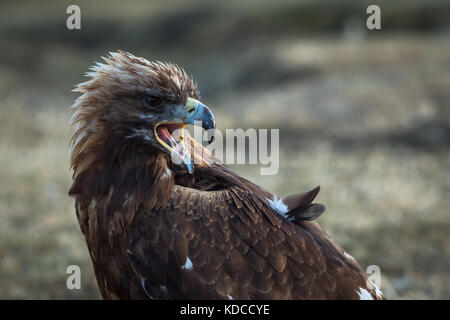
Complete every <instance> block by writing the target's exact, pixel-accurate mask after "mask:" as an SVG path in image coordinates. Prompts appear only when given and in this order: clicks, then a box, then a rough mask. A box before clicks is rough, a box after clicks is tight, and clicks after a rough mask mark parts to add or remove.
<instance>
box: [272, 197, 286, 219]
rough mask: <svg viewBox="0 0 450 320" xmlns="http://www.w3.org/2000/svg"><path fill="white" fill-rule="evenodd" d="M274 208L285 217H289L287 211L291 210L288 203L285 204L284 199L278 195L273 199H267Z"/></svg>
mask: <svg viewBox="0 0 450 320" xmlns="http://www.w3.org/2000/svg"><path fill="white" fill-rule="evenodd" d="M267 201H269V204H270V206H271V207H272V209H273V210H275V211H276V212H278V213H279V214H281V215H282V216H283V217H285V218H287V216H286V213H287V212H288V211H289V209H288V207H287V205H285V204H284V202H283V200H282V199H281V198H279V197H277V196H274V197H273V199H267Z"/></svg>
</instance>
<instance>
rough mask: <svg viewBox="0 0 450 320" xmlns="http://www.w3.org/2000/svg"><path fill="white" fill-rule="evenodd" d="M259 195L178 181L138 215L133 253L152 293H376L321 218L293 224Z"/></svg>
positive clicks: (216, 295)
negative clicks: (158, 204) (162, 203)
mask: <svg viewBox="0 0 450 320" xmlns="http://www.w3.org/2000/svg"><path fill="white" fill-rule="evenodd" d="M225 173H226V172H225ZM251 189H254V190H256V188H254V187H253V188H251ZM259 192H260V193H261V194H262V195H264V196H265V195H267V192H266V191H263V190H262V191H259ZM261 194H260V195H261ZM260 195H255V194H254V193H251V192H249V191H248V190H247V189H241V188H239V187H237V186H230V187H228V188H226V189H223V190H219V191H200V190H196V189H191V188H185V187H181V186H176V187H175V189H174V192H173V193H172V196H171V198H170V200H169V204H168V205H167V206H166V207H164V208H161V209H159V210H155V211H153V212H145V213H144V214H143V215H142V217H141V218H140V219H138V220H136V221H135V226H136V232H134V233H133V237H132V239H131V241H130V245H129V248H128V250H129V258H130V263H131V264H132V265H133V268H134V270H135V272H136V276H137V278H138V279H140V281H144V282H145V284H144V286H146V287H147V289H146V291H151V292H152V294H151V295H150V297H151V298H154V299H158V298H177V299H182V298H189V299H227V298H230V297H232V298H233V299H339V298H343V299H351V298H355V299H358V298H359V296H358V294H357V291H358V289H359V288H367V290H370V292H372V293H373V290H372V289H371V288H368V285H367V283H366V282H367V278H366V276H365V275H364V273H363V272H362V270H361V269H360V267H359V266H358V265H356V264H354V263H351V262H349V261H348V260H347V259H346V258H345V256H344V255H343V250H342V249H341V248H340V247H339V246H337V245H336V243H335V242H334V241H332V240H331V238H329V237H328V236H327V235H326V234H325V233H324V232H323V231H322V230H321V229H320V227H319V226H318V225H317V224H316V223H314V222H304V223H302V224H294V223H292V222H290V221H288V220H287V219H285V218H284V217H282V216H281V215H279V214H278V213H276V212H275V211H274V210H273V209H272V208H271V207H270V206H269V205H268V204H267V202H266V201H265V200H264V198H261V197H260ZM190 264H192V267H191V268H189V266H190ZM149 288H152V289H149ZM158 288H159V289H158ZM161 288H163V289H161ZM373 296H374V297H375V295H374V294H373Z"/></svg>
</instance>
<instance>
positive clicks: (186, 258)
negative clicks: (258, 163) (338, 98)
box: [69, 51, 383, 299]
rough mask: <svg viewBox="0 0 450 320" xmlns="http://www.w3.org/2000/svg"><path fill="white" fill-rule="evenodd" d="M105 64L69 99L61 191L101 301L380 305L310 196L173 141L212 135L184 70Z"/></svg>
mask: <svg viewBox="0 0 450 320" xmlns="http://www.w3.org/2000/svg"><path fill="white" fill-rule="evenodd" d="M103 59H104V63H97V64H96V65H94V66H92V67H91V68H90V70H91V71H90V72H88V73H87V76H89V77H90V79H89V80H88V81H86V82H83V83H80V84H78V85H77V86H76V89H75V90H74V91H76V92H80V93H81V96H80V97H78V99H77V100H76V101H75V103H74V104H73V106H72V108H73V110H74V113H73V117H72V125H73V126H74V128H75V132H74V135H73V137H72V140H71V145H72V151H71V167H72V169H73V172H74V173H73V185H72V186H71V188H70V191H69V194H70V195H71V196H73V197H74V198H75V208H76V214H77V218H78V222H79V224H80V228H81V230H82V232H83V234H84V236H85V238H86V243H87V246H88V249H89V253H90V256H91V259H92V262H93V265H94V270H95V275H96V279H97V283H98V287H99V288H100V292H101V295H102V296H103V298H105V299H380V298H383V296H382V294H381V292H380V291H379V290H378V288H376V286H374V285H372V284H371V283H370V281H368V278H367V276H366V274H365V273H364V272H363V271H362V269H361V267H360V266H359V265H358V263H357V262H356V261H355V259H353V258H352V257H351V256H350V255H348V254H347V253H346V252H345V251H344V250H343V249H342V248H341V247H340V246H338V245H337V244H336V243H335V242H334V241H333V239H331V238H330V236H329V235H327V233H326V232H325V231H323V230H322V229H321V228H320V226H319V225H318V224H317V223H316V222H314V221H311V220H314V218H316V217H317V216H318V215H320V214H321V213H322V211H323V210H324V207H323V206H322V205H320V204H313V203H312V201H313V200H314V198H315V196H316V195H317V193H318V191H319V188H318V187H317V188H315V189H313V190H311V191H309V192H306V193H303V194H295V195H291V196H288V197H286V198H284V199H280V198H278V197H277V196H275V195H273V194H272V193H270V192H268V191H266V190H264V189H263V188H261V187H259V186H257V185H255V184H253V183H251V182H250V181H248V180H246V179H244V178H242V177H240V176H239V175H237V174H236V173H234V172H233V171H231V170H230V169H229V168H227V167H226V166H225V165H224V164H221V163H220V162H219V161H217V160H216V159H215V158H214V157H213V156H212V155H211V154H210V153H208V151H207V150H206V149H205V148H203V146H202V145H201V144H200V143H199V142H196V141H195V140H194V139H192V138H190V137H189V136H188V135H183V134H179V135H178V136H175V134H174V132H175V131H181V132H183V130H182V128H184V126H185V125H186V124H195V122H196V121H200V122H201V124H202V126H203V128H204V129H212V128H214V127H215V120H214V117H213V114H212V112H211V110H210V109H209V108H208V107H207V106H205V105H204V104H202V103H201V102H200V101H199V100H200V98H199V92H198V90H197V88H196V85H195V83H194V82H193V80H192V79H191V78H190V77H189V76H188V75H187V74H186V72H185V71H184V70H183V69H181V68H180V67H178V66H176V65H174V64H170V63H163V62H149V61H147V60H146V59H143V58H138V57H136V56H134V55H132V54H130V53H127V52H123V51H118V52H113V53H110V54H109V56H108V57H106V58H103ZM197 123H198V122H197ZM190 150H192V151H190ZM174 155H176V156H177V157H178V158H177V159H178V160H179V161H174V158H173V156H174Z"/></svg>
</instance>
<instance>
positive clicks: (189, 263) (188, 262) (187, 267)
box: [181, 257, 193, 270]
mask: <svg viewBox="0 0 450 320" xmlns="http://www.w3.org/2000/svg"><path fill="white" fill-rule="evenodd" d="M192 267H193V265H192V261H191V259H189V257H187V258H186V263H185V264H184V265H182V266H181V269H183V270H191V269H192Z"/></svg>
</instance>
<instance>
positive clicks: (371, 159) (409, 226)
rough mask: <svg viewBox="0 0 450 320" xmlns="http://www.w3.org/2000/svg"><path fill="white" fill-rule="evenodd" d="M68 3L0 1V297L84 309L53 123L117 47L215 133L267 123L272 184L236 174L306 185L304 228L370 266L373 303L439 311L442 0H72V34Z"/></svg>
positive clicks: (444, 232)
mask: <svg viewBox="0 0 450 320" xmlns="http://www.w3.org/2000/svg"><path fill="white" fill-rule="evenodd" d="M70 4H74V2H73V1H45V0H44V1H39V2H37V1H20V2H19V1H7V0H1V2H0V48H1V50H0V159H1V160H0V164H1V166H0V298H2V299H17V298H25V299H98V298H99V294H98V292H97V288H96V284H95V280H94V277H93V270H92V266H91V263H90V258H89V255H88V251H87V249H86V246H85V243H84V239H83V237H82V234H81V232H80V230H79V227H78V224H77V222H76V217H75V211H74V201H73V199H71V198H69V197H68V196H67V191H68V189H69V186H70V183H71V172H70V170H69V160H68V154H69V148H68V142H69V139H70V135H71V131H70V129H69V128H68V119H69V116H70V111H69V106H70V105H71V104H72V103H73V101H74V99H75V98H76V97H77V95H76V94H74V93H72V92H71V90H72V89H73V86H74V85H75V84H76V83H79V82H81V81H84V80H85V78H84V76H83V74H84V72H86V71H87V69H88V67H89V66H90V65H91V64H93V63H94V61H100V57H101V56H105V55H106V54H107V53H108V51H113V50H117V49H122V50H127V51H130V52H132V53H134V54H135V55H138V56H143V57H145V58H147V59H149V60H156V59H158V60H163V61H172V62H175V63H178V64H180V65H181V66H183V67H184V68H185V69H186V70H187V71H188V73H190V74H191V75H193V77H194V78H195V80H196V81H197V82H198V85H199V88H200V91H201V93H202V100H203V101H204V102H205V103H206V104H208V105H209V106H211V107H212V108H213V111H214V113H215V115H216V119H217V122H218V127H219V128H221V129H224V128H269V129H270V128H280V148H281V150H280V171H279V173H278V174H277V175H276V176H261V175H259V167H258V166H256V165H252V166H242V165H240V166H234V167H233V169H235V170H237V171H239V172H240V173H241V174H242V175H243V176H245V177H246V178H248V179H250V180H252V181H254V182H256V183H257V184H259V185H262V186H263V187H265V188H267V189H269V190H271V191H273V192H276V193H278V194H279V195H280V196H283V195H287V194H289V193H294V192H300V191H305V190H306V189H308V188H312V187H314V186H315V185H318V184H320V185H321V187H322V191H321V193H320V194H319V196H318V201H319V202H321V203H324V204H326V206H327V211H326V212H325V214H324V215H323V216H321V217H320V218H319V223H321V224H322V225H323V226H324V227H325V228H327V230H328V231H329V232H330V233H331V235H332V236H333V237H335V239H336V240H337V241H338V243H340V244H341V245H342V246H343V247H344V248H345V249H346V250H347V251H348V252H350V253H351V254H352V255H353V256H355V257H356V258H357V259H358V260H359V261H360V263H361V265H362V266H363V267H364V268H366V267H368V266H369V265H378V266H379V267H380V269H381V287H382V290H383V291H384V292H385V294H386V296H387V297H388V298H390V299H439V298H444V299H449V298H450V284H449V282H450V246H449V243H450V215H449V211H450V209H449V208H450V197H449V192H450V109H449V108H450V90H449V89H450V2H449V1H444V0H421V1H417V0H416V1H414V0H409V1H406V0H396V1H365V0H364V1H345V0H339V1H338V0H321V1H318V0H297V1H294V0H281V1H272V0H252V1H234V0H233V1H220V2H219V1H193V0H188V1H170V2H163V1H157V2H156V1H155V2H150V1H143V0H142V1H126V2H124V1H81V0H80V1H76V3H75V4H78V5H79V6H80V8H81V27H82V29H81V30H79V31H69V30H67V28H66V19H67V17H68V15H67V14H66V8H67V6H68V5H70ZM370 4H378V5H379V6H380V8H381V27H382V30H375V31H369V30H367V29H366V27H365V20H366V18H367V17H368V15H367V14H366V8H367V6H368V5H370ZM73 264H76V265H79V266H80V267H81V272H82V273H81V275H82V281H81V286H82V288H81V290H68V289H67V287H66V278H67V276H68V275H67V274H66V268H67V266H69V265H73Z"/></svg>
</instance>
